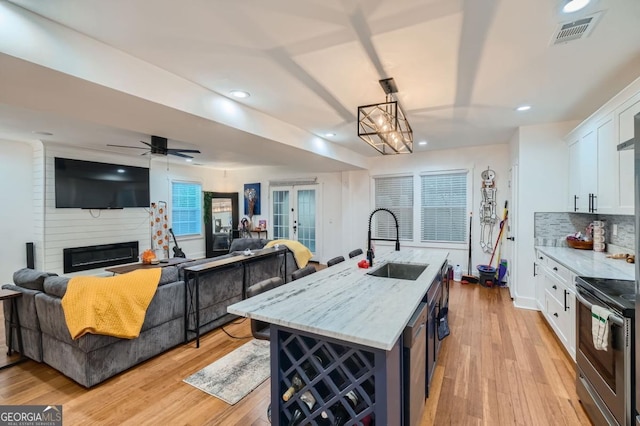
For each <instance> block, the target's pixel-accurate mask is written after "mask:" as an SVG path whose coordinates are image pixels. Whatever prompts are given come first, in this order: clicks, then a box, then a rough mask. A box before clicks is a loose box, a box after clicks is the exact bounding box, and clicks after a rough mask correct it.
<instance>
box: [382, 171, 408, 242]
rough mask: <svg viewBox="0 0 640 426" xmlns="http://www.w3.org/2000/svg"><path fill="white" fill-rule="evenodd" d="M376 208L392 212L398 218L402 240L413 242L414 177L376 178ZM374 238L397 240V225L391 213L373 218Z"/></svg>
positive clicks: (383, 213)
mask: <svg viewBox="0 0 640 426" xmlns="http://www.w3.org/2000/svg"><path fill="white" fill-rule="evenodd" d="M374 186H375V206H376V208H380V207H384V208H387V209H389V210H391V211H392V212H393V213H394V214H395V215H396V217H397V218H398V225H399V226H400V228H399V231H400V239H401V240H413V176H397V177H379V178H374ZM373 220H374V224H373V231H372V232H373V236H374V238H389V239H394V240H395V238H396V225H395V222H394V221H393V217H391V215H390V214H389V213H385V212H379V213H376V214H375V216H374V217H373Z"/></svg>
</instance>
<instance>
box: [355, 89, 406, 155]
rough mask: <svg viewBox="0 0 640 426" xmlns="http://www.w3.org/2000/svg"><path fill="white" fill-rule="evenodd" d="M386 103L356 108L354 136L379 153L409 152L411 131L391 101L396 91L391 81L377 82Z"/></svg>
mask: <svg viewBox="0 0 640 426" xmlns="http://www.w3.org/2000/svg"><path fill="white" fill-rule="evenodd" d="M379 83H380V85H381V86H382V89H383V90H384V92H385V93H386V95H387V96H386V101H385V102H381V103H378V104H371V105H363V106H359V107H358V136H359V137H360V138H361V139H362V140H363V141H365V142H366V143H368V144H369V145H371V146H372V147H373V148H374V149H376V150H377V151H378V152H380V153H381V154H384V155H387V154H410V153H412V152H413V130H411V126H410V125H409V121H408V120H407V117H406V115H405V113H404V111H403V110H402V107H401V106H400V103H399V102H398V100H397V99H395V97H394V94H395V93H397V92H398V88H397V87H396V84H395V82H394V80H393V78H386V79H383V80H379Z"/></svg>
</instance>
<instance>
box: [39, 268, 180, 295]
mask: <svg viewBox="0 0 640 426" xmlns="http://www.w3.org/2000/svg"><path fill="white" fill-rule="evenodd" d="M176 281H179V279H178V268H177V267H175V266H166V267H164V268H162V272H161V274H160V282H159V283H158V287H159V286H162V285H165V284H169V283H173V282H176ZM68 283H69V278H68V277H59V276H57V275H56V276H52V277H47V278H46V279H45V280H44V285H43V291H44V292H45V293H47V294H50V295H52V296H57V297H63V296H64V294H65V293H66V292H67V284H68Z"/></svg>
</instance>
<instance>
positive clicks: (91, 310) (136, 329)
mask: <svg viewBox="0 0 640 426" xmlns="http://www.w3.org/2000/svg"><path fill="white" fill-rule="evenodd" d="M161 272H162V270H161V268H152V269H138V270H136V271H132V272H129V273H127V274H122V275H116V276H114V277H91V276H82V277H74V278H71V279H70V280H69V283H68V284H67V292H66V293H65V295H64V297H63V298H62V309H63V311H64V318H65V320H66V322H67V327H68V328H69V333H71V337H72V338H73V339H74V340H75V339H78V338H80V337H81V336H84V335H85V334H87V333H93V334H104V335H107V336H115V337H120V338H122V339H133V338H136V337H138V335H140V330H141V329H142V323H143V322H144V317H145V315H146V313H147V308H148V307H149V304H150V303H151V299H152V298H153V295H154V294H155V293H156V289H157V288H158V283H159V282H160V274H161Z"/></svg>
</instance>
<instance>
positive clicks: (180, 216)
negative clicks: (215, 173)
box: [171, 182, 202, 236]
mask: <svg viewBox="0 0 640 426" xmlns="http://www.w3.org/2000/svg"><path fill="white" fill-rule="evenodd" d="M171 195H172V203H171V226H172V228H173V233H174V234H176V236H180V235H200V233H201V229H202V187H201V185H200V184H199V183H193V182H171Z"/></svg>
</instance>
